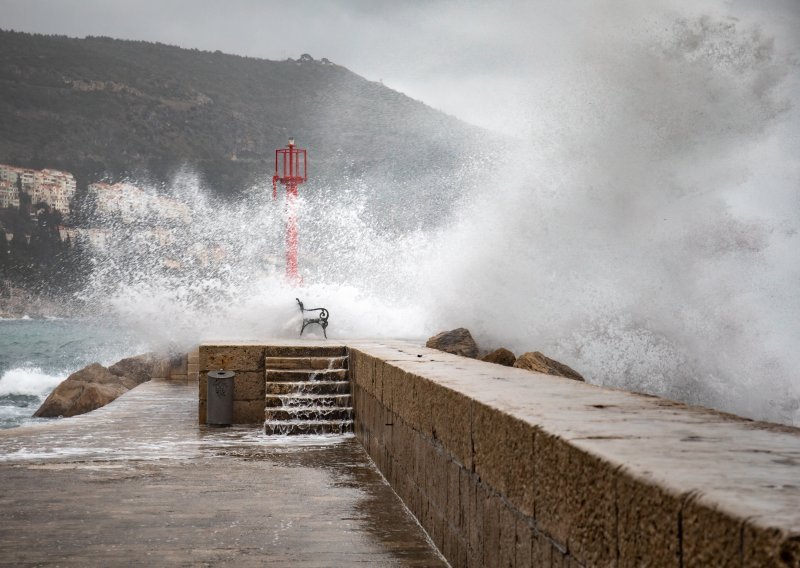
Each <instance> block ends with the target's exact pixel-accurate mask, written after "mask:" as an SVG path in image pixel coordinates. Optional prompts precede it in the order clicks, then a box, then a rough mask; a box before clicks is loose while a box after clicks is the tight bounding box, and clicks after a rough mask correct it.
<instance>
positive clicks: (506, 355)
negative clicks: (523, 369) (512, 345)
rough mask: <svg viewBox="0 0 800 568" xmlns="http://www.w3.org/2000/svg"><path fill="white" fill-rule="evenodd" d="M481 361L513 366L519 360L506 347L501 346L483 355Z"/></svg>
mask: <svg viewBox="0 0 800 568" xmlns="http://www.w3.org/2000/svg"><path fill="white" fill-rule="evenodd" d="M481 361H486V362H487V363H495V364H497V365H505V366H506V367H513V366H514V363H515V362H516V361H517V357H516V356H515V355H514V354H513V353H512V352H511V351H509V350H508V349H506V348H505V347H501V348H500V349H495V350H494V351H492V352H491V353H487V354H486V355H484V356H483V357H481Z"/></svg>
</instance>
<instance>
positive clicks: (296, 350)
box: [264, 345, 347, 358]
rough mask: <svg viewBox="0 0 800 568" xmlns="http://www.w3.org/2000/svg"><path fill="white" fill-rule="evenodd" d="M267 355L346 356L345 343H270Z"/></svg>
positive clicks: (265, 354)
mask: <svg viewBox="0 0 800 568" xmlns="http://www.w3.org/2000/svg"><path fill="white" fill-rule="evenodd" d="M264 356H265V357H281V358H283V357H345V356H347V347H345V346H344V345H268V346H267V348H266V351H265V353H264Z"/></svg>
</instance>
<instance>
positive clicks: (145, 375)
mask: <svg viewBox="0 0 800 568" xmlns="http://www.w3.org/2000/svg"><path fill="white" fill-rule="evenodd" d="M160 362H161V360H160V359H159V358H158V357H156V355H155V353H145V354H144V355H137V356H136V357H127V358H125V359H122V360H121V361H117V362H116V363H114V364H113V365H111V366H110V367H109V368H108V370H109V371H110V372H111V373H112V374H114V375H117V376H118V377H120V379H121V381H122V384H123V385H125V386H126V387H127V388H129V389H132V388H133V387H135V386H138V385H140V384H142V383H143V382H145V381H149V380H150V377H153V376H154V374H153V371H154V370H155V369H156V367H157V366H158V365H159V363H160Z"/></svg>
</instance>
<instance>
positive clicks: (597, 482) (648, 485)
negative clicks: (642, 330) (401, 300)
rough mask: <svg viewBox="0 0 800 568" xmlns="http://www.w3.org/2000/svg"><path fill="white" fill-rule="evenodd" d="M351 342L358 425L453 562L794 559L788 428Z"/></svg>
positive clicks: (796, 495)
mask: <svg viewBox="0 0 800 568" xmlns="http://www.w3.org/2000/svg"><path fill="white" fill-rule="evenodd" d="M349 347H350V369H351V380H352V381H353V394H354V407H355V419H356V424H355V432H356V435H357V436H358V438H359V439H360V440H361V442H362V444H363V445H364V447H365V449H366V450H367V452H368V453H369V455H370V456H371V457H372V459H373V460H374V462H375V463H376V465H377V466H378V468H379V469H380V471H381V472H382V473H383V475H384V476H385V477H386V479H387V480H388V481H389V483H390V484H391V485H392V487H393V488H394V489H395V491H396V492H397V494H398V495H399V496H400V498H401V499H402V500H403V502H404V503H405V504H406V505H407V506H408V508H409V509H410V510H411V512H412V513H413V514H414V515H415V516H416V517H417V519H418V520H419V522H420V523H421V524H422V526H423V527H424V528H425V530H426V531H427V532H428V534H429V535H430V537H431V539H432V540H433V542H434V543H435V544H436V546H437V547H438V548H439V550H440V551H441V552H442V553H443V554H444V556H445V557H446V558H447V559H448V561H449V562H450V563H451V564H452V565H453V566H459V567H461V566H476V567H477V566H486V567H494V566H504V567H505V566H559V567H562V566H644V565H650V566H675V567H676V568H677V567H683V566H783V567H786V566H800V483H797V480H800V431H798V430H797V429H793V428H784V427H775V426H771V425H765V424H759V423H753V422H750V421H746V420H742V419H738V418H736V417H732V416H728V415H724V414H721V413H717V412H714V411H711V410H708V409H702V408H693V407H688V406H685V405H682V404H678V403H674V402H671V401H666V400H661V399H657V398H654V397H647V396H642V395H636V394H632V393H627V392H621V391H614V390H610V389H601V388H598V387H594V386H592V385H587V384H583V383H578V382H575V381H570V380H568V379H561V378H556V377H549V376H546V375H539V374H535V373H530V372H527V371H523V370H520V369H508V368H505V367H500V366H497V365H491V364H488V363H482V362H478V361H473V360H467V359H464V358H460V357H456V356H453V355H447V354H444V353H441V352H437V351H432V350H427V349H424V348H419V347H416V348H414V347H409V346H402V345H401V346H399V347H393V346H391V345H386V344H351V345H350V346H349ZM792 479H794V481H792Z"/></svg>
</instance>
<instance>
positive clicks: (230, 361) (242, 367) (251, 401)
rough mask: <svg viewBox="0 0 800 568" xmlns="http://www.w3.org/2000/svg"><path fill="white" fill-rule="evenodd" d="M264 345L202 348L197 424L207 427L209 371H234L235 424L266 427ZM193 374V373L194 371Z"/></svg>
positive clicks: (198, 365) (203, 346) (209, 346)
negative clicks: (264, 424)
mask: <svg viewBox="0 0 800 568" xmlns="http://www.w3.org/2000/svg"><path fill="white" fill-rule="evenodd" d="M264 350H265V346H264V345H246V344H231V345H224V344H223V345H201V346H200V349H199V356H198V363H197V369H198V371H197V373H198V388H199V403H198V409H197V410H198V421H199V422H200V424H205V423H206V403H207V401H208V392H207V386H208V385H207V374H208V373H209V372H210V371H219V370H220V369H223V370H225V371H233V372H234V373H236V376H235V377H234V382H233V422H234V424H263V423H264V407H265V403H264V399H265V398H266V396H265V385H266V378H265V373H264ZM192 370H193V369H192Z"/></svg>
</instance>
